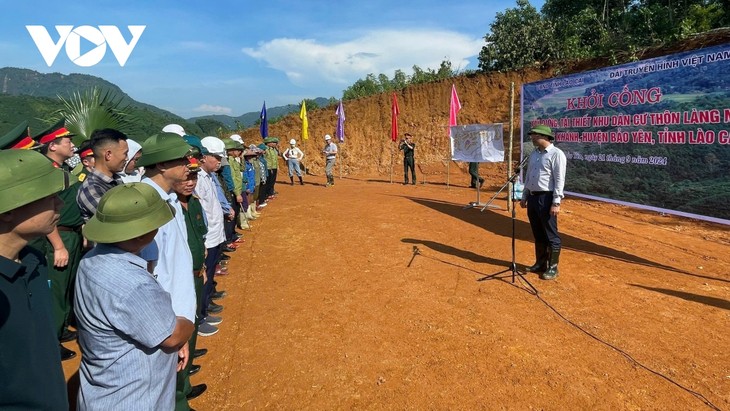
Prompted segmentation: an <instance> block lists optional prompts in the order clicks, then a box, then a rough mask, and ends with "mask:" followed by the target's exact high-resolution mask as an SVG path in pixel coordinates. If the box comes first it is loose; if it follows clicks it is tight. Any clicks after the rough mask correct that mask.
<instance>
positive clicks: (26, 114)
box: [0, 67, 205, 139]
mask: <svg viewBox="0 0 730 411" xmlns="http://www.w3.org/2000/svg"><path fill="white" fill-rule="evenodd" d="M92 87H97V88H99V89H102V90H110V91H112V92H113V93H114V94H115V95H116V96H117V98H119V99H121V101H122V103H123V104H125V105H127V106H128V108H127V110H125V111H126V112H127V113H128V114H129V115H130V116H132V117H133V118H135V119H136V120H137V121H136V122H135V128H134V129H133V130H122V131H123V132H125V133H126V134H127V135H129V136H130V137H131V138H135V139H144V138H146V137H147V136H149V135H152V134H154V133H157V132H159V130H161V129H162V127H164V126H165V125H166V124H170V123H177V124H180V125H181V126H183V127H184V128H185V130H187V131H189V132H191V133H198V134H204V132H205V131H204V130H202V129H201V128H200V127H199V126H198V125H197V124H195V123H194V122H193V123H191V122H188V121H187V120H185V119H184V118H182V117H180V116H177V115H175V114H173V113H171V112H169V111H166V110H162V109H160V108H157V107H155V106H153V105H150V104H145V103H142V102H139V101H136V100H134V99H133V98H131V97H130V96H129V95H128V94H127V93H125V92H124V91H122V89H120V88H119V87H118V86H117V85H115V84H113V83H110V82H108V81H106V80H104V79H102V78H99V77H94V76H90V75H87V74H68V75H66V74H61V73H49V74H43V73H39V72H37V71H33V70H28V69H21V68H13V67H4V68H0V135H1V134H3V133H5V132H7V131H8V130H10V129H12V128H13V127H15V126H16V125H17V124H18V123H20V122H21V121H23V120H27V121H28V123H29V125H30V128H31V134H33V133H34V132H38V131H41V130H43V129H45V128H46V127H47V126H48V122H47V119H48V117H49V116H50V115H51V113H53V112H54V111H56V110H58V109H60V108H62V103H61V101H60V100H59V99H58V96H62V97H64V98H68V97H70V96H71V95H72V94H73V93H75V92H80V91H84V90H87V89H90V88H92Z"/></svg>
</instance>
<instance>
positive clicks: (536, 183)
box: [520, 125, 566, 280]
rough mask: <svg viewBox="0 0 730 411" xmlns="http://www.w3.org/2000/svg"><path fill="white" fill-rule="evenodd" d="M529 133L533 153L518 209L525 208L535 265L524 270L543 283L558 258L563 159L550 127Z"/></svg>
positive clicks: (554, 272)
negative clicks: (532, 241)
mask: <svg viewBox="0 0 730 411" xmlns="http://www.w3.org/2000/svg"><path fill="white" fill-rule="evenodd" d="M529 134H530V138H531V139H532V144H533V145H534V146H535V150H534V151H533V152H532V153H531V154H530V160H529V165H528V167H527V170H526V172H525V188H524V191H523V193H522V200H521V201H520V206H522V208H525V207H527V217H528V218H529V219H530V227H532V235H533V236H534V237H535V257H536V262H535V264H534V265H532V266H531V267H528V268H527V271H530V272H533V273H540V278H541V279H543V280H552V279H555V278H556V277H557V276H558V261H559V259H560V246H561V242H560V234H559V233H558V214H559V213H560V202H561V200H562V199H563V197H565V195H564V194H563V187H564V186H565V165H566V158H565V154H564V153H563V151H562V150H560V149H559V148H557V147H555V145H554V144H553V141H554V140H555V136H554V135H553V131H552V130H551V129H550V127H548V126H545V125H538V126H535V127H534V128H533V129H531V130H530V133H529Z"/></svg>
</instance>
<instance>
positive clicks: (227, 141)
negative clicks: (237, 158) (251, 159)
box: [221, 138, 244, 150]
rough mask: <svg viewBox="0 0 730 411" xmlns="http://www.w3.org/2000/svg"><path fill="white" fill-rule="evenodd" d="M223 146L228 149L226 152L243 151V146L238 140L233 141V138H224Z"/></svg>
mask: <svg viewBox="0 0 730 411" xmlns="http://www.w3.org/2000/svg"><path fill="white" fill-rule="evenodd" d="M221 140H223V144H224V145H225V147H226V150H243V149H244V147H243V144H241V143H239V142H238V141H236V140H233V139H231V138H223V139H221Z"/></svg>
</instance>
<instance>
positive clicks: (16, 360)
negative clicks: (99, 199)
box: [0, 150, 68, 410]
mask: <svg viewBox="0 0 730 411" xmlns="http://www.w3.org/2000/svg"><path fill="white" fill-rule="evenodd" d="M67 184H68V174H66V173H64V172H63V171H62V170H60V169H58V168H54V167H53V166H52V165H51V163H49V162H48V161H47V160H46V159H45V158H44V157H43V156H42V155H41V154H38V153H36V152H34V151H31V150H3V151H0V375H2V376H3V383H2V384H0V409H3V410H4V409H25V410H68V397H67V394H66V381H65V379H64V376H63V368H62V367H61V358H60V356H59V352H58V336H57V335H56V331H55V329H54V324H53V323H54V321H53V316H52V313H51V295H50V292H49V289H48V273H47V270H46V259H45V257H44V256H43V254H42V253H40V252H38V251H37V250H35V249H33V248H31V247H28V246H27V244H28V241H30V240H32V239H33V238H36V237H42V236H45V235H48V234H50V233H51V231H53V229H54V227H55V225H56V223H57V221H58V219H59V211H60V209H61V200H60V199H59V197H58V195H57V193H58V192H59V191H61V190H63V189H64V188H65V187H66V186H67Z"/></svg>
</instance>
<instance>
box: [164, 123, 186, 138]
mask: <svg viewBox="0 0 730 411" xmlns="http://www.w3.org/2000/svg"><path fill="white" fill-rule="evenodd" d="M162 131H164V132H166V133H175V134H178V135H179V136H181V137H182V136H184V135H185V134H187V133H185V129H184V128H182V126H181V125H179V124H168V125H166V126H165V127H162Z"/></svg>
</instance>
